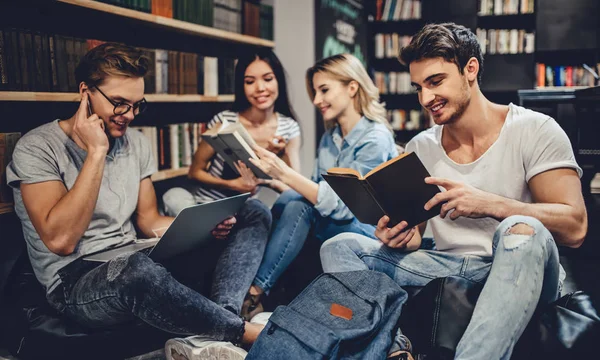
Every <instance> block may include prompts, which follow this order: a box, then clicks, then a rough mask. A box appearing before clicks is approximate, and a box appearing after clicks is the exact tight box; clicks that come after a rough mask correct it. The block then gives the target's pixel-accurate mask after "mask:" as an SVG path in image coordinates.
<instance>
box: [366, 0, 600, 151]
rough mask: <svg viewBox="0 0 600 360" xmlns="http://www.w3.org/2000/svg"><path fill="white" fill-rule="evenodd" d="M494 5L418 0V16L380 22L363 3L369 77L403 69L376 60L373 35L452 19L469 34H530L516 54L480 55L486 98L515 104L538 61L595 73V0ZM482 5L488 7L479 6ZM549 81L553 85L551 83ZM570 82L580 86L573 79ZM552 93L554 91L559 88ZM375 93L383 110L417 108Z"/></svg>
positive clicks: (408, 134) (599, 58) (599, 60)
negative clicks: (530, 38)
mask: <svg viewBox="0 0 600 360" xmlns="http://www.w3.org/2000/svg"><path fill="white" fill-rule="evenodd" d="M387 2H388V1H387V0H384V1H383V2H382V3H383V7H385V4H386V3H387ZM496 3H498V4H500V3H501V4H505V3H506V2H505V1H500V2H499V1H494V0H424V1H422V4H421V5H422V9H421V13H422V16H421V19H420V20H415V19H408V20H399V21H387V22H386V21H376V18H377V12H378V9H377V8H376V5H375V2H373V4H372V5H370V7H366V11H367V16H368V17H369V23H368V24H369V37H370V41H369V43H370V44H373V45H370V46H369V48H368V54H369V59H368V63H369V70H370V72H371V74H372V75H373V78H374V79H375V72H404V71H408V69H406V67H404V66H403V65H402V64H400V63H399V62H398V61H397V59H396V58H395V56H387V54H386V56H384V57H383V58H381V53H379V58H378V56H376V55H377V51H376V48H375V46H376V45H374V44H375V43H376V41H375V35H376V34H377V33H389V32H396V33H398V34H400V35H413V34H414V33H416V32H417V31H418V30H419V29H420V26H419V24H426V23H440V22H455V23H457V24H461V25H464V26H466V27H468V28H469V29H471V30H472V31H473V32H474V33H476V30H477V29H484V30H511V29H517V30H523V31H524V32H525V33H533V34H534V39H533V44H530V45H529V47H528V49H527V51H525V47H524V46H523V49H519V50H520V51H517V53H511V52H514V51H510V50H509V51H507V52H506V53H498V52H496V53H494V54H490V53H489V52H487V53H485V54H484V75H483V83H482V85H481V89H482V91H483V93H484V94H485V95H486V96H487V97H488V98H489V99H490V100H492V101H496V102H500V103H508V102H513V103H518V102H519V100H518V99H519V97H518V90H521V89H531V90H533V89H534V88H536V84H538V81H537V80H538V78H537V77H538V66H537V64H538V63H544V64H545V65H546V66H551V67H552V71H553V72H554V71H556V70H555V69H556V68H561V69H560V70H561V71H562V68H565V67H572V68H573V73H574V72H575V71H576V69H575V68H576V67H577V66H579V67H580V66H581V65H582V64H584V63H585V64H588V65H590V67H591V68H594V69H595V70H596V71H597V72H600V65H599V64H600V17H598V14H599V12H600V2H598V1H597V0H572V1H564V0H535V1H531V0H528V2H527V4H524V3H523V1H518V2H516V3H511V4H512V5H513V6H514V5H516V4H518V8H517V9H514V8H513V9H510V10H508V11H505V9H504V8H503V9H502V10H500V11H494V9H493V7H494V5H495V4H496ZM482 6H483V7H482ZM486 6H488V8H485V7H486ZM503 6H504V5H503ZM484 8H485V9H484ZM503 35H506V34H503ZM488 45H489V44H488ZM532 45H533V46H532ZM531 47H533V49H532V48H531ZM569 71H570V70H569ZM561 76H562V75H561ZM573 79H575V77H574V78H573ZM587 80H589V77H588V78H587ZM587 80H584V83H585V84H587V85H593V84H592V82H591V80H590V81H589V82H588V81H587ZM546 85H548V84H546ZM550 85H551V86H553V87H554V86H556V85H555V84H554V83H553V84H550ZM565 85H566V84H565ZM573 85H580V84H579V83H576V82H573ZM563 88H566V86H565V87H563ZM568 88H573V86H569V87H568ZM557 91H560V87H559V88H558V90H557ZM381 97H382V99H384V100H385V102H386V105H387V107H388V109H404V110H406V111H409V110H413V109H417V108H418V107H417V106H418V105H417V104H418V101H417V95H414V94H401V95H398V94H387V95H382V96H381ZM413 98H414V100H413ZM416 133H418V131H414V130H409V131H406V130H403V131H397V137H396V139H397V141H399V142H403V141H404V140H406V139H408V140H410V138H412V136H414V135H415V134H416Z"/></svg>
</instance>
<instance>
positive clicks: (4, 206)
mask: <svg viewBox="0 0 600 360" xmlns="http://www.w3.org/2000/svg"><path fill="white" fill-rule="evenodd" d="M13 206H14V204H13V203H0V214H8V213H11V212H13V211H14V207H13Z"/></svg>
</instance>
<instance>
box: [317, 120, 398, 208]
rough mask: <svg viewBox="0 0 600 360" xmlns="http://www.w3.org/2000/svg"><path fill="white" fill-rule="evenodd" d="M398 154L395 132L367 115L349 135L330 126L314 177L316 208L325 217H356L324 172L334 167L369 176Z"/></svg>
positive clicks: (320, 149)
mask: <svg viewBox="0 0 600 360" xmlns="http://www.w3.org/2000/svg"><path fill="white" fill-rule="evenodd" d="M396 156H398V150H397V149H396V145H395V143H394V138H393V136H392V133H391V132H390V131H389V130H388V129H387V128H386V126H385V125H383V124H380V123H378V122H375V121H372V120H369V119H367V118H365V117H364V116H363V117H362V118H361V119H360V121H359V122H358V123H357V124H356V125H355V126H354V128H353V129H352V130H351V131H350V133H349V134H348V135H347V136H346V137H345V138H343V137H342V131H341V129H340V127H339V126H336V127H334V128H332V129H329V130H328V131H326V132H325V134H323V137H322V138H321V142H320V143H319V148H318V149H317V159H316V161H315V169H314V171H313V175H312V180H313V181H314V182H316V183H318V184H319V193H318V195H317V203H316V204H315V209H317V211H319V213H320V214H321V216H330V217H331V218H332V219H334V220H349V219H352V218H353V217H354V215H353V214H352V212H351V211H350V210H349V209H348V208H347V207H346V205H344V203H343V202H342V200H341V199H340V198H339V197H338V196H337V194H336V193H335V192H334V191H333V189H331V187H330V186H329V184H328V183H327V182H326V181H325V180H323V176H322V174H325V173H327V169H329V168H332V167H345V168H352V169H355V170H358V172H360V173H361V174H362V175H365V174H366V173H368V172H369V171H371V170H372V169H373V168H375V167H376V166H377V165H379V164H381V163H383V162H386V161H388V160H390V159H392V158H394V157H396Z"/></svg>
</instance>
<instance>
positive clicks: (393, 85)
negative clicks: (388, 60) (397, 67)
mask: <svg viewBox="0 0 600 360" xmlns="http://www.w3.org/2000/svg"><path fill="white" fill-rule="evenodd" d="M374 75H375V76H374V78H375V85H376V86H377V89H379V93H380V94H382V95H385V94H408V93H413V92H414V89H413V87H412V85H411V84H410V74H409V73H408V72H393V71H392V72H381V71H375V72H374Z"/></svg>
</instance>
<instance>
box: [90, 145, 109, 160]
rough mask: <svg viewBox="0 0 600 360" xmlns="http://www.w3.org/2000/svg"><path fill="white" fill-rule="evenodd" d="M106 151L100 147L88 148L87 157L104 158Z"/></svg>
mask: <svg viewBox="0 0 600 360" xmlns="http://www.w3.org/2000/svg"><path fill="white" fill-rule="evenodd" d="M106 154H107V151H106V150H103V149H102V148H95V149H90V151H88V153H87V157H89V158H90V159H93V160H102V161H104V159H105V158H106Z"/></svg>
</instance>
